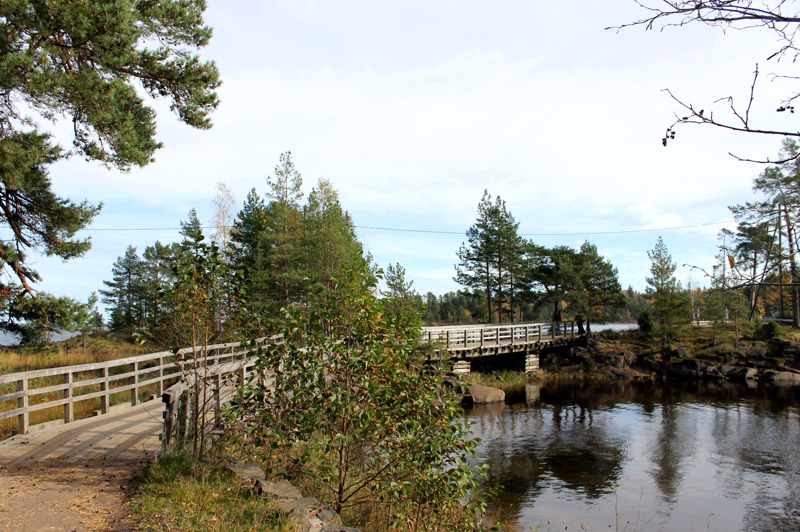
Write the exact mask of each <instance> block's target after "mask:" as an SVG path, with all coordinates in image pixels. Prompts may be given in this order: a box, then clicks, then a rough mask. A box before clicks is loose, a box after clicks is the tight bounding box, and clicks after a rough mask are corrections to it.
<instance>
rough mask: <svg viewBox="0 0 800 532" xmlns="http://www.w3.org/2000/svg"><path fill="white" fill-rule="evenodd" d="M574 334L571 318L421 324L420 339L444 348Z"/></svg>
mask: <svg viewBox="0 0 800 532" xmlns="http://www.w3.org/2000/svg"><path fill="white" fill-rule="evenodd" d="M576 334H578V327H577V325H576V324H575V322H572V321H564V322H558V323H555V322H551V323H506V324H498V325H468V326H465V325H451V326H447V327H423V328H422V339H423V340H427V341H429V342H435V341H439V342H441V343H442V346H443V347H444V348H445V349H447V350H448V351H452V350H457V349H474V348H476V347H495V346H503V345H516V344H520V345H522V344H534V343H537V342H544V341H547V340H553V339H555V338H564V337H574V336H575V335H576Z"/></svg>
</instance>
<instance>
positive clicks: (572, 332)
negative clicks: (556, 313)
mask: <svg viewBox="0 0 800 532" xmlns="http://www.w3.org/2000/svg"><path fill="white" fill-rule="evenodd" d="M569 336H570V338H575V322H574V321H571V322H569Z"/></svg>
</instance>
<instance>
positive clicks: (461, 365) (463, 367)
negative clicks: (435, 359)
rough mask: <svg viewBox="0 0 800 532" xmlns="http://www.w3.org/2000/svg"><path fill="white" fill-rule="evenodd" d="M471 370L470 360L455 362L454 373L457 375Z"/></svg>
mask: <svg viewBox="0 0 800 532" xmlns="http://www.w3.org/2000/svg"><path fill="white" fill-rule="evenodd" d="M470 371H471V368H470V363H469V360H456V361H455V364H453V373H455V374H456V375H466V374H468V373H469V372H470Z"/></svg>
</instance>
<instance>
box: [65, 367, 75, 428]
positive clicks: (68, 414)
mask: <svg viewBox="0 0 800 532" xmlns="http://www.w3.org/2000/svg"><path fill="white" fill-rule="evenodd" d="M72 378H73V377H72V372H71V371H70V372H68V373H65V374H64V384H66V385H67V388H66V389H65V390H64V399H66V400H67V402H66V403H64V423H72V422H73V421H74V420H75V411H74V409H73V406H74V405H73V403H72Z"/></svg>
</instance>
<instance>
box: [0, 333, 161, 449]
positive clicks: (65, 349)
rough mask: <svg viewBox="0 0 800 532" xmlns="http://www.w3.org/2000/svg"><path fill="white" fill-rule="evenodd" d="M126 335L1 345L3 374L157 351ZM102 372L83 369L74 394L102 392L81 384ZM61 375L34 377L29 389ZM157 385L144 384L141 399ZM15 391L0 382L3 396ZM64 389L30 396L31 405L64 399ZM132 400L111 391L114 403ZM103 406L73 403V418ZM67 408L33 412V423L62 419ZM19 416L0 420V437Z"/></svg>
mask: <svg viewBox="0 0 800 532" xmlns="http://www.w3.org/2000/svg"><path fill="white" fill-rule="evenodd" d="M126 336H127V335H115V333H107V332H104V333H98V334H95V335H91V336H89V337H87V338H85V339H84V338H71V339H69V340H66V341H64V342H59V343H56V344H53V345H50V346H46V347H43V348H32V347H4V348H0V375H2V374H9V373H19V372H23V371H34V370H39V369H46V368H55V367H64V366H76V365H80V364H92V363H95V362H105V361H108V360H117V359H120V358H127V357H132V356H136V355H142V354H146V353H150V352H155V351H158V350H159V349H157V348H154V347H153V346H152V345H146V346H141V345H137V344H134V343H132V342H130V341H127V340H126V339H125V338H126ZM125 371H129V370H128V368H127V366H121V367H120V368H114V369H112V371H111V374H112V375H113V374H115V373H117V372H118V373H123V372H125ZM100 376H101V373H99V372H83V373H81V374H79V375H77V376H76V382H75V384H76V386H77V387H78V388H77V389H76V390H74V392H73V396H74V397H80V395H81V394H89V393H93V392H98V391H100V386H99V385H94V386H85V387H82V388H81V387H80V381H81V380H88V379H92V378H97V377H100ZM61 379H62V377H60V376H58V377H44V378H40V379H31V380H30V381H29V383H28V386H29V388H30V389H35V388H40V387H44V386H51V385H56V384H60V383H62V380H61ZM130 383H132V381H131V382H126V381H119V382H118V383H116V386H124V385H125V384H130ZM155 390H156V387H155V386H154V385H153V386H150V387H143V388H141V390H140V393H139V398H140V400H144V399H146V398H147V397H148V396H149V395H150V394H152V393H154V392H155ZM14 391H16V385H15V384H14V383H8V384H3V385H0V395H4V394H7V393H12V392H14ZM63 397H64V395H63V392H52V393H47V394H41V395H35V396H31V398H30V403H29V404H30V405H31V406H33V405H37V404H41V403H44V402H48V401H54V400H58V399H61V398H63ZM130 400H131V395H130V392H120V393H116V394H112V395H111V397H110V403H111V405H112V406H113V405H116V404H120V403H124V402H128V401H130ZM100 406H101V400H100V398H95V399H88V400H85V401H78V402H76V403H75V404H74V419H76V420H78V419H84V418H87V417H90V416H91V415H92V413H93V412H94V411H95V410H98V409H99V408H100ZM15 408H17V402H16V401H5V402H3V403H0V412H6V411H9V410H13V409H15ZM63 417H64V407H63V406H55V407H52V408H45V409H42V410H37V411H36V412H32V413H31V414H30V424H31V426H33V425H37V424H39V423H45V422H47V421H54V420H57V419H63ZM17 423H18V422H17V419H16V418H10V419H4V420H0V440H2V439H4V438H7V437H9V436H11V434H12V431H13V430H14V429H16V428H17Z"/></svg>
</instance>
